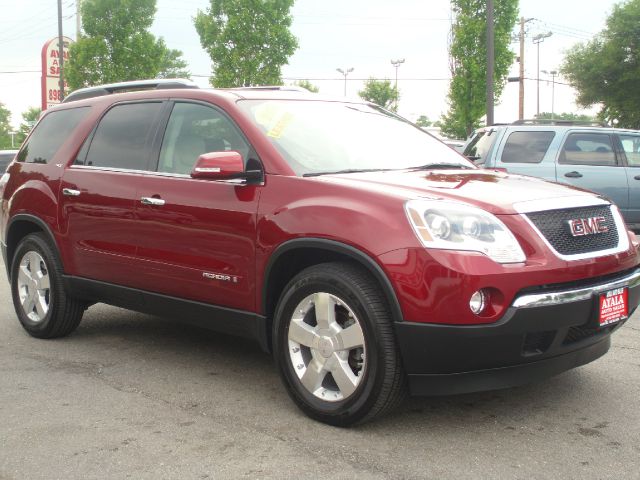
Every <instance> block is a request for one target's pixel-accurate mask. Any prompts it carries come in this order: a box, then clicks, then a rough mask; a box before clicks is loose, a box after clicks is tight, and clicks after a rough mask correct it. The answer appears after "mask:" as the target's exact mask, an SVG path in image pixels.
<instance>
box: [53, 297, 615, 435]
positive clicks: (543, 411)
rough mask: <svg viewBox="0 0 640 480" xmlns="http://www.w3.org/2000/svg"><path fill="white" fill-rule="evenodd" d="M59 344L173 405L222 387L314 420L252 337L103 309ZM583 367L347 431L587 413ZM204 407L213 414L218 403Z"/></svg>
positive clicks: (260, 409)
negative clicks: (288, 391) (169, 386)
mask: <svg viewBox="0 0 640 480" xmlns="http://www.w3.org/2000/svg"><path fill="white" fill-rule="evenodd" d="M63 341H64V343H65V344H67V347H70V346H71V345H74V346H75V348H78V349H83V348H89V349H90V350H91V357H92V362H93V363H96V362H97V363H100V365H102V368H103V371H104V372H105V373H109V372H111V373H112V375H114V376H117V377H118V381H120V382H131V383H132V384H135V385H136V386H137V388H140V389H147V390H149V391H155V394H157V395H159V396H162V395H165V394H166V395H170V396H172V397H173V399H174V400H175V401H176V402H177V404H183V403H185V402H187V400H188V398H193V397H194V396H195V397H202V398H209V397H210V396H211V392H212V391H214V392H220V391H221V390H224V391H225V392H227V394H228V395H225V398H222V399H218V398H216V401H215V402H214V403H215V404H216V405H218V406H220V405H221V403H222V404H225V403H227V402H228V405H227V406H228V407H229V406H231V405H233V403H234V402H240V403H241V404H242V407H243V412H244V414H245V415H246V414H247V411H251V410H253V414H250V415H248V416H249V417H251V416H252V415H255V416H260V417H262V418H265V417H267V418H268V417H272V418H273V420H274V421H282V422H284V423H285V424H291V422H294V423H296V422H297V423H299V422H300V421H303V422H311V421H310V420H308V419H306V417H305V416H304V415H303V414H302V413H301V412H300V411H299V410H298V409H297V408H296V406H295V405H294V404H293V402H292V401H291V400H289V398H288V396H287V394H286V392H285V389H284V386H283V385H282V383H281V381H280V378H279V374H278V372H277V369H276V367H275V365H274V362H273V359H272V357H271V356H270V355H269V354H267V353H265V352H263V351H262V350H261V349H260V347H259V346H258V345H257V344H256V343H255V342H252V341H249V340H245V339H242V338H237V337H232V336H228V335H224V334H219V333H216V332H211V331H208V330H204V329H201V328H198V327H194V326H190V325H186V324H182V323H178V322H175V321H172V320H170V319H164V318H160V317H155V316H149V315H144V314H139V313H134V312H130V311H127V310H120V309H115V308H113V307H104V306H100V307H98V308H92V309H90V310H89V311H88V312H87V314H86V318H85V320H83V322H82V324H81V326H80V327H79V328H78V330H77V331H76V332H75V333H74V334H73V335H72V336H70V337H68V338H67V339H64V340H63ZM585 368H589V367H583V368H582V369H577V370H573V371H569V372H566V373H564V374H561V375H559V376H557V377H554V378H551V379H548V380H546V381H542V382H538V383H534V384H530V385H526V386H522V387H516V388H510V389H506V390H499V391H490V392H481V393H473V394H464V395H453V396H445V397H409V398H407V399H406V400H405V401H404V402H403V404H402V405H401V406H400V407H399V408H398V409H396V411H394V412H393V413H391V414H390V415H388V416H386V417H383V418H380V419H377V420H375V421H373V422H370V423H367V424H365V425H363V426H358V427H355V428H353V429H351V430H352V431H361V432H370V433H372V432H383V431H384V430H385V429H387V428H389V427H391V426H393V428H394V429H397V428H400V429H405V430H406V431H416V432H418V431H438V430H441V431H446V430H450V429H452V428H453V429H456V428H464V429H474V428H478V429H480V428H486V426H487V425H499V424H501V425H502V426H503V427H504V429H506V430H509V429H515V428H519V427H521V426H522V425H523V424H528V423H530V422H531V421H532V420H533V421H534V423H536V425H537V424H539V425H538V427H541V426H543V425H544V423H545V416H546V415H548V414H549V413H550V412H551V413H552V414H553V415H561V416H562V415H566V416H567V418H568V417H569V416H571V415H575V412H576V411H580V410H582V409H584V410H585V411H588V410H589V409H591V408H592V406H593V405H592V404H593V396H592V395H593V391H594V390H595V391H606V389H607V385H605V384H600V377H599V376H598V375H590V374H589V373H591V372H585V371H584V369H585ZM124 374H126V376H125V375H124ZM169 381H171V382H173V385H172V390H175V392H173V393H167V391H166V390H163V388H164V387H165V386H166V383H167V382H169ZM181 395H182V397H181ZM201 408H203V409H204V410H205V411H208V412H209V414H210V415H215V405H209V406H205V405H202V406H201ZM562 412H564V413H562ZM556 420H557V419H556ZM312 424H314V425H315V426H316V427H318V428H332V427H327V426H325V425H321V424H315V422H312ZM536 428H537V427H536ZM312 430H313V429H312Z"/></svg>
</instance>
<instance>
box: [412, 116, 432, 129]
mask: <svg viewBox="0 0 640 480" xmlns="http://www.w3.org/2000/svg"><path fill="white" fill-rule="evenodd" d="M416 125H418V126H419V127H430V126H432V125H433V122H432V121H431V120H429V117H427V116H426V115H420V116H419V117H418V119H417V120H416Z"/></svg>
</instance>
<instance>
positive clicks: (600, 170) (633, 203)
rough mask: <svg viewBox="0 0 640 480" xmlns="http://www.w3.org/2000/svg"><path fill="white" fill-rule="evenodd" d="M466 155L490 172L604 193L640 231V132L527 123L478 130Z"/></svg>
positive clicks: (580, 125)
mask: <svg viewBox="0 0 640 480" xmlns="http://www.w3.org/2000/svg"><path fill="white" fill-rule="evenodd" d="M463 154H464V155H466V156H467V157H468V158H469V159H470V160H472V161H473V162H474V163H475V164H476V165H478V166H482V167H485V168H500V169H505V170H506V171H508V172H512V173H520V174H524V175H531V176H535V177H540V178H544V179H547V180H552V181H555V182H560V183H566V184H569V185H573V186H576V187H580V188H584V189H587V190H592V191H594V192H597V193H600V194H602V195H604V196H606V197H607V198H609V199H611V200H612V201H613V202H615V204H616V205H617V206H618V208H620V211H621V212H622V215H623V217H624V219H625V222H626V223H627V224H628V225H629V226H630V227H631V228H633V229H634V230H637V229H639V228H640V132H639V131H636V130H624V129H619V128H607V127H603V126H599V125H598V124H595V123H585V124H580V123H577V122H566V121H549V120H541V121H537V120H535V121H531V120H525V121H519V122H515V123H513V124H511V125H495V126H490V127H484V128H480V129H478V130H476V131H475V132H474V133H473V135H472V136H471V137H470V138H469V140H468V141H467V143H466V145H465V147H464V151H463Z"/></svg>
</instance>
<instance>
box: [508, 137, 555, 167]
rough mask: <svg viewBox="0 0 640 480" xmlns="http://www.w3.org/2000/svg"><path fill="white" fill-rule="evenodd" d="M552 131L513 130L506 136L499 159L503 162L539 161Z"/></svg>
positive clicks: (550, 138) (545, 150)
mask: <svg viewBox="0 0 640 480" xmlns="http://www.w3.org/2000/svg"><path fill="white" fill-rule="evenodd" d="M554 136H555V133H554V132H532V131H528V132H513V133H511V134H510V135H509V138H507V142H506V143H505V145H504V148H503V149H502V156H501V157H500V160H501V161H502V162H504V163H540V162H541V161H542V159H543V158H544V155H545V153H547V149H548V148H549V145H550V144H551V141H552V140H553V137H554Z"/></svg>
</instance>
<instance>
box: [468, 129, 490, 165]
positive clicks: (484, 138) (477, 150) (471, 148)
mask: <svg viewBox="0 0 640 480" xmlns="http://www.w3.org/2000/svg"><path fill="white" fill-rule="evenodd" d="M493 133H494V132H493V130H489V131H488V132H486V131H483V130H481V131H478V132H476V135H475V137H473V138H472V139H471V140H470V141H469V143H468V144H467V145H466V146H465V147H464V152H463V154H464V155H465V156H466V157H468V158H469V159H471V160H472V161H473V163H475V164H476V165H484V163H485V162H486V160H487V153H489V150H491V147H492V145H493V141H494V140H495V139H496V135H493Z"/></svg>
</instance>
